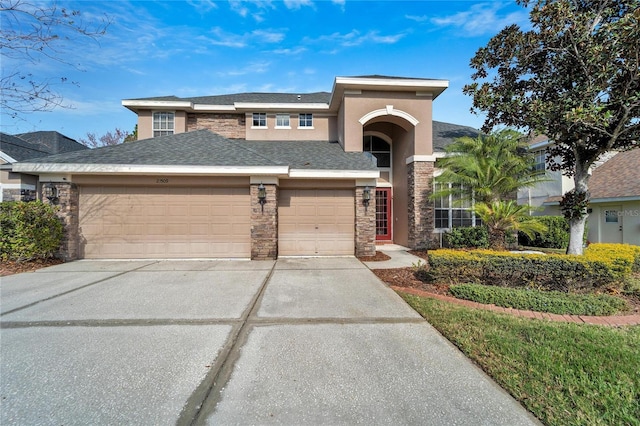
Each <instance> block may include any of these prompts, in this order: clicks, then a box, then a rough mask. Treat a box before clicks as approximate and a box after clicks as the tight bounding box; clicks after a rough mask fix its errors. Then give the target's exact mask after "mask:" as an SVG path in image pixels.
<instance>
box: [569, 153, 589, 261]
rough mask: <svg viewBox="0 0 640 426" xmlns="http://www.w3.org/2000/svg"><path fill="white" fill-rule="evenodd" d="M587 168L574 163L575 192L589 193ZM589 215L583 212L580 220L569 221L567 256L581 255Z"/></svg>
mask: <svg viewBox="0 0 640 426" xmlns="http://www.w3.org/2000/svg"><path fill="white" fill-rule="evenodd" d="M588 171H589V168H588V167H586V168H585V167H584V166H582V165H580V164H578V162H576V173H575V175H574V176H573V182H574V183H575V188H576V192H585V193H588V192H589V173H588ZM588 217H589V214H588V213H587V212H586V211H585V212H584V214H583V215H582V216H581V217H580V218H574V219H571V220H569V246H568V247H567V254H576V255H582V253H583V238H584V227H585V224H586V223H587V218H588Z"/></svg>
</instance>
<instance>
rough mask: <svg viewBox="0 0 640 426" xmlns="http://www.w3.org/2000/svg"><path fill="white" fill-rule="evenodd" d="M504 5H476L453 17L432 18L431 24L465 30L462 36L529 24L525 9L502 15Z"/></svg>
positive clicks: (489, 32) (488, 32)
mask: <svg viewBox="0 0 640 426" xmlns="http://www.w3.org/2000/svg"><path fill="white" fill-rule="evenodd" d="M503 8H504V5H503V4H501V3H483V4H475V5H473V6H471V8H470V9H469V10H467V11H463V12H458V13H455V14H453V15H449V16H444V17H438V18H431V20H430V22H432V23H433V24H435V25H438V26H441V27H454V28H459V29H461V30H463V33H461V34H460V35H462V36H465V35H466V36H479V35H483V34H493V33H495V32H496V31H497V30H500V29H502V28H504V27H506V26H507V25H512V24H519V25H521V26H525V25H526V24H527V23H528V16H529V15H528V13H527V11H526V10H525V9H522V10H521V11H517V12H510V13H507V14H503V15H501V14H500V11H501V9H503Z"/></svg>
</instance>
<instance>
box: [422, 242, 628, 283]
mask: <svg viewBox="0 0 640 426" xmlns="http://www.w3.org/2000/svg"><path fill="white" fill-rule="evenodd" d="M630 253H631V252H630ZM629 256H631V254H629V255H628V256H627V257H620V256H618V255H616V254H615V253H613V252H611V251H609V250H594V253H585V255H584V256H570V255H536V254H521V253H509V252H497V251H491V250H474V251H460V250H432V251H430V252H429V265H430V269H431V272H430V274H431V275H432V277H433V279H434V280H444V281H448V282H450V283H452V284H460V283H466V282H478V283H481V284H488V285H496V286H502V287H534V288H540V289H544V290H557V291H562V292H571V291H573V292H576V291H591V290H594V289H602V288H617V289H621V288H622V286H623V283H624V280H625V279H626V277H628V276H629V275H630V274H631V265H632V263H633V260H632V259H633V258H630V257H629Z"/></svg>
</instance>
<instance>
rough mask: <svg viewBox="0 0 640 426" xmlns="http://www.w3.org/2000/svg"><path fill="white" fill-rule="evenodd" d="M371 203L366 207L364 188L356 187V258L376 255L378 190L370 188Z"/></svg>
mask: <svg viewBox="0 0 640 426" xmlns="http://www.w3.org/2000/svg"><path fill="white" fill-rule="evenodd" d="M370 190H371V201H369V206H365V205H364V203H363V201H362V193H363V191H364V187H362V186H358V187H356V229H355V246H356V253H355V255H356V256H358V257H359V256H373V255H375V254H376V196H375V193H376V189H375V188H370Z"/></svg>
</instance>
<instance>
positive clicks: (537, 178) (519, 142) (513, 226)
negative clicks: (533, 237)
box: [431, 129, 546, 249]
mask: <svg viewBox="0 0 640 426" xmlns="http://www.w3.org/2000/svg"><path fill="white" fill-rule="evenodd" d="M533 166H534V159H533V156H532V155H531V154H529V152H528V150H527V146H526V144H525V142H524V138H523V137H522V135H521V134H520V133H518V132H516V131H514V130H509V129H506V130H502V131H498V132H496V133H492V134H490V135H481V136H478V137H477V138H475V139H474V138H469V137H464V138H460V139H457V140H456V141H455V142H454V143H453V144H451V145H449V146H448V147H447V156H446V157H445V158H443V159H441V160H438V164H437V167H438V168H440V169H442V170H443V172H442V174H440V175H439V176H437V177H436V178H435V182H436V184H439V185H437V186H436V188H437V189H436V191H435V192H434V193H433V195H432V196H431V197H432V199H436V198H439V197H449V196H452V198H453V199H454V200H457V201H456V202H457V203H458V204H459V205H460V206H463V205H471V206H472V207H471V208H470V210H471V211H473V212H474V213H475V214H476V216H477V217H479V218H480V219H481V220H482V223H483V224H484V225H486V226H487V228H488V230H489V240H490V245H491V247H492V248H494V249H504V248H505V236H506V234H507V232H511V231H518V230H521V231H522V232H524V233H525V234H527V235H529V233H530V232H540V231H544V229H545V227H544V225H542V224H540V223H539V222H536V221H535V220H527V221H526V222H525V221H524V219H525V218H527V219H529V218H530V216H529V210H530V207H529V206H528V205H518V204H517V203H516V202H515V201H503V200H504V199H513V198H514V197H515V194H516V193H517V191H518V189H519V188H526V187H530V186H533V185H535V184H536V183H538V182H542V181H544V180H546V177H545V175H544V172H537V171H535V169H534V167H533ZM449 183H450V184H451V185H448V184H449Z"/></svg>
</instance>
